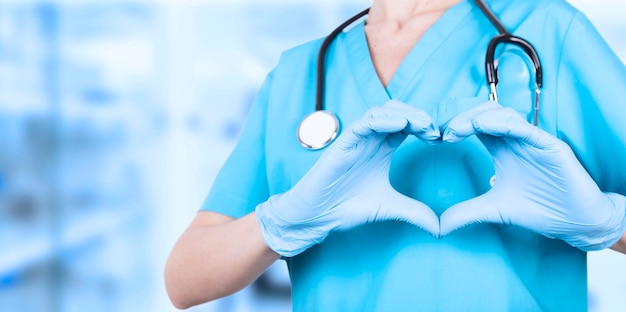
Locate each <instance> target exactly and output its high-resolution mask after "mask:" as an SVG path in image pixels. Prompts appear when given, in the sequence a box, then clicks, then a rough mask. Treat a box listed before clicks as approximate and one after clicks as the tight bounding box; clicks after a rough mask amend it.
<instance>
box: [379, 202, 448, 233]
mask: <svg viewBox="0 0 626 312" xmlns="http://www.w3.org/2000/svg"><path fill="white" fill-rule="evenodd" d="M376 219H377V221H383V220H396V221H404V222H407V223H410V224H413V225H415V226H417V227H419V228H420V229H423V230H425V231H427V232H428V233H430V234H431V235H432V236H434V237H439V218H438V217H437V215H436V214H435V213H434V212H433V210H432V209H431V208H430V207H428V206H426V205H425V204H423V203H422V202H419V201H417V200H415V199H413V198H410V197H408V196H405V195H402V194H400V193H398V192H397V191H395V190H394V192H393V193H392V194H389V198H387V199H385V201H383V202H382V204H381V207H380V212H379V213H378V215H377V216H376Z"/></svg>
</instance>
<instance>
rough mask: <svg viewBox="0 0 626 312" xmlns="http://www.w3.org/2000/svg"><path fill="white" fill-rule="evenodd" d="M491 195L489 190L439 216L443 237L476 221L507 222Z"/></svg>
mask: <svg viewBox="0 0 626 312" xmlns="http://www.w3.org/2000/svg"><path fill="white" fill-rule="evenodd" d="M490 197H491V196H489V193H488V192H487V193H485V194H483V195H481V196H478V197H475V198H472V199H469V200H467V201H464V202H461V203H458V204H456V205H454V206H452V207H450V208H448V209H447V210H446V211H444V212H443V213H442V214H441V216H440V217H439V222H440V235H441V236H442V237H443V236H445V235H448V234H450V233H452V232H454V231H456V230H458V229H460V228H462V227H464V226H467V225H470V224H475V223H506V222H505V220H503V218H502V215H501V213H500V212H499V211H498V209H497V208H496V205H497V202H495V201H494V200H493V199H491V198H490Z"/></svg>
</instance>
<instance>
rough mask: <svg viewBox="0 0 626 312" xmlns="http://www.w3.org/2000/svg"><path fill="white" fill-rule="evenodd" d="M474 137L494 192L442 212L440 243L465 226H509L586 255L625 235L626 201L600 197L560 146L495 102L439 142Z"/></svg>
mask: <svg viewBox="0 0 626 312" xmlns="http://www.w3.org/2000/svg"><path fill="white" fill-rule="evenodd" d="M472 134H476V135H477V136H478V138H479V139H480V141H481V142H482V143H483V144H484V145H485V147H486V148H487V150H488V151H489V153H490V154H491V155H492V157H493V161H494V166H495V173H496V179H495V184H494V185H493V187H492V189H491V190H489V191H488V192H487V193H485V194H483V195H481V196H479V197H476V198H474V199H470V200H468V201H465V202H462V203H459V204H457V205H454V206H452V207H450V208H449V209H448V210H446V211H445V212H444V213H443V214H442V215H441V217H440V223H441V235H442V236H443V235H446V234H448V233H450V232H451V231H454V230H455V229H457V228H459V227H462V226H464V225H467V224H469V223H475V222H490V223H500V224H510V225H517V226H520V227H523V228H526V229H529V230H531V231H534V232H536V233H539V234H543V235H545V236H547V237H550V238H556V239H561V240H564V241H566V242H567V243H569V244H570V245H572V246H574V247H578V248H580V249H582V250H585V251H590V250H599V249H603V248H606V247H610V246H612V245H613V244H614V243H615V242H616V241H618V240H619V238H620V237H621V236H622V235H623V234H624V230H625V228H626V222H625V209H626V200H625V197H624V196H622V195H619V194H613V193H603V192H601V191H600V189H599V188H598V186H597V185H596V183H595V182H594V181H593V180H592V179H591V177H590V176H589V174H588V173H587V172H586V171H585V169H584V168H583V167H582V165H581V164H580V163H579V162H578V160H577V159H576V157H575V156H574V153H573V152H572V150H571V149H570V147H569V146H568V145H567V144H566V143H564V142H563V141H561V140H559V139H557V138H556V137H554V136H552V135H550V134H548V133H547V132H545V131H543V130H541V129H539V128H538V127H535V126H532V125H531V124H529V123H528V122H526V120H524V119H523V117H522V116H521V115H519V114H518V113H517V112H516V111H515V110H513V109H511V108H504V107H502V106H500V105H499V104H497V103H494V102H488V103H485V104H482V105H479V106H477V107H475V108H473V109H471V110H469V111H467V112H465V113H463V114H461V115H459V116H457V117H455V118H453V119H452V120H451V121H450V122H449V124H448V126H447V129H446V130H445V131H444V134H443V141H444V142H457V141H460V140H462V139H464V138H465V137H468V136H470V135H472Z"/></svg>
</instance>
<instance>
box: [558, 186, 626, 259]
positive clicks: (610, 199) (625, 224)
mask: <svg viewBox="0 0 626 312" xmlns="http://www.w3.org/2000/svg"><path fill="white" fill-rule="evenodd" d="M604 195H605V196H606V198H607V204H606V210H607V211H608V213H607V218H606V219H605V221H604V222H601V223H596V224H593V225H589V226H586V227H587V228H588V231H586V232H587V233H586V234H585V238H584V239H578V240H574V242H573V243H571V242H570V244H572V245H573V246H575V247H578V248H580V249H582V250H584V251H596V250H602V249H605V248H609V247H611V246H613V245H615V244H616V243H617V242H619V241H620V239H622V237H623V236H624V232H625V231H626V197H624V195H621V194H617V193H604ZM598 208H599V207H592V209H598ZM581 242H582V243H581Z"/></svg>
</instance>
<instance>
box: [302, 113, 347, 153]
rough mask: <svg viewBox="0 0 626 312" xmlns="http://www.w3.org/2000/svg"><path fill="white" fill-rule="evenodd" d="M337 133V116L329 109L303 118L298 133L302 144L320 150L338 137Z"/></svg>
mask: <svg viewBox="0 0 626 312" xmlns="http://www.w3.org/2000/svg"><path fill="white" fill-rule="evenodd" d="M337 133H339V120H338V119H337V116H335V114H333V113H331V112H329V111H325V110H318V111H315V112H313V113H311V114H309V115H308V116H306V117H304V119H302V121H301V122H300V124H299V125H298V130H297V133H296V135H297V136H298V141H299V142H300V144H302V146H304V147H306V148H308V149H310V150H318V149H322V148H324V147H326V146H328V144H330V143H331V142H332V141H333V140H334V139H335V138H336V137H337Z"/></svg>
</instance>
